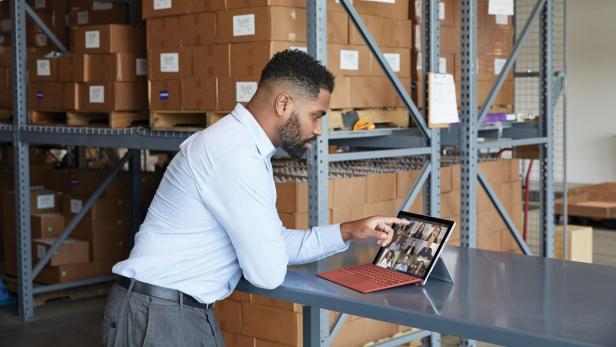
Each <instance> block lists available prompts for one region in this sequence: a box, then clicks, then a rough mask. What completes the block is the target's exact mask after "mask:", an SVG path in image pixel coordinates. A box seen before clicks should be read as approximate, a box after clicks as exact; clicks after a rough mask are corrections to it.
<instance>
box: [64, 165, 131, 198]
mask: <svg viewBox="0 0 616 347" xmlns="http://www.w3.org/2000/svg"><path fill="white" fill-rule="evenodd" d="M108 175H109V170H105V169H75V170H71V171H70V177H69V184H70V193H71V194H72V195H78V196H90V195H92V194H94V192H95V191H96V189H98V187H99V186H100V184H101V183H102V182H103V181H104V180H105V179H106V178H107V176H108ZM127 191H128V175H127V173H126V172H120V173H119V174H118V175H117V176H115V178H114V179H113V180H112V181H111V183H110V184H109V186H108V187H107V189H106V190H105V191H104V192H103V194H102V195H101V198H120V199H125V198H126V192H127Z"/></svg>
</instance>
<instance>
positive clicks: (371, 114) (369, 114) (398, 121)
mask: <svg viewBox="0 0 616 347" xmlns="http://www.w3.org/2000/svg"><path fill="white" fill-rule="evenodd" d="M350 111H356V112H357V114H358V115H359V118H360V119H365V120H367V121H370V122H372V123H374V124H375V125H377V127H387V128H408V126H409V120H410V116H409V112H408V110H407V109H406V108H382V109H381V108H370V109H357V110H351V109H348V110H346V109H345V110H330V111H329V112H328V113H327V115H328V118H329V123H328V128H329V130H341V129H345V126H344V122H343V114H344V113H346V112H350ZM345 130H350V129H345Z"/></svg>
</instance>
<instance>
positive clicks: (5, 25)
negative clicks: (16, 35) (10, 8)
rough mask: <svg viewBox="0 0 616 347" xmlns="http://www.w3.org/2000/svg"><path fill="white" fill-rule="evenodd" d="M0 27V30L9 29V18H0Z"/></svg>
mask: <svg viewBox="0 0 616 347" xmlns="http://www.w3.org/2000/svg"><path fill="white" fill-rule="evenodd" d="M0 29H1V30H2V31H11V20H10V19H3V20H0Z"/></svg>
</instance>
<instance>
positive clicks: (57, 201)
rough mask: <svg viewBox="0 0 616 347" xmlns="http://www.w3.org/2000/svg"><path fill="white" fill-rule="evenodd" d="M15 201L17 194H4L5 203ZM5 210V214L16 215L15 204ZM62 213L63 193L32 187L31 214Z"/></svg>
mask: <svg viewBox="0 0 616 347" xmlns="http://www.w3.org/2000/svg"><path fill="white" fill-rule="evenodd" d="M14 199H15V192H13V191H7V192H5V193H4V201H14ZM4 208H5V213H8V214H9V215H11V216H12V215H13V214H14V211H15V206H14V204H7V205H5V206H4ZM61 211H62V193H60V192H56V191H53V190H49V189H46V188H43V187H42V186H32V187H30V213H32V214H39V213H49V212H61ZM12 219H14V218H12ZM5 221H6V220H5Z"/></svg>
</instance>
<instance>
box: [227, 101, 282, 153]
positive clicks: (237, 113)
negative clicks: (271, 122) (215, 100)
mask: <svg viewBox="0 0 616 347" xmlns="http://www.w3.org/2000/svg"><path fill="white" fill-rule="evenodd" d="M231 114H232V115H233V117H235V119H237V120H238V121H239V122H240V123H242V124H243V125H244V126H246V127H248V129H250V132H251V133H252V137H253V139H254V141H255V144H256V145H257V149H258V150H259V153H260V154H261V156H262V157H263V158H265V159H268V160H270V159H272V156H273V155H274V153H275V152H276V147H274V144H273V143H272V141H271V140H270V139H269V137H267V134H266V133H265V131H264V130H263V128H262V127H261V124H259V123H258V122H257V120H256V119H255V117H254V116H253V115H252V113H250V111H248V110H247V109H246V107H244V106H243V105H242V104H237V105H236V106H235V109H234V110H233V112H231Z"/></svg>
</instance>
